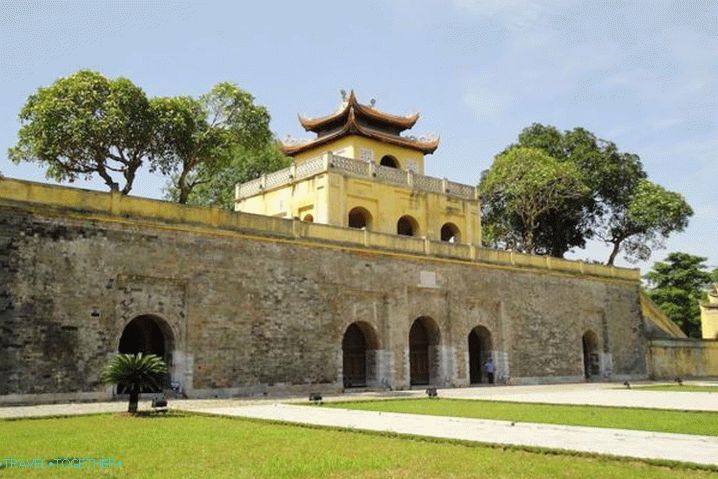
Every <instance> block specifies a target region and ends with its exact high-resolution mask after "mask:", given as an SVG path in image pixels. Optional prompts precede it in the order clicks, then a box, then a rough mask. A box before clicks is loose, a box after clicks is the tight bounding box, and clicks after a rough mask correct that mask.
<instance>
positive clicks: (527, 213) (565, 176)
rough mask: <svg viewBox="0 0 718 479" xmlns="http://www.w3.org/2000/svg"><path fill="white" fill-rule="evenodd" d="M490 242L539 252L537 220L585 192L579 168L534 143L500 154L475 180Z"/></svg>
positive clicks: (538, 224)
mask: <svg viewBox="0 0 718 479" xmlns="http://www.w3.org/2000/svg"><path fill="white" fill-rule="evenodd" d="M479 189H480V191H481V196H482V199H483V206H484V208H483V214H484V221H485V223H487V224H488V225H489V227H488V229H487V230H486V231H485V234H486V236H487V238H488V239H489V241H491V242H493V243H495V244H503V246H504V247H506V248H509V249H514V250H517V251H522V252H525V253H539V252H541V248H542V245H540V244H539V243H538V241H537V240H538V234H539V231H540V228H541V219H542V217H546V216H547V215H549V214H551V213H553V212H555V211H556V210H557V209H560V208H561V206H562V205H564V204H565V203H566V202H569V201H571V200H576V199H579V198H581V197H583V196H584V195H585V190H586V186H585V185H584V184H583V183H582V182H581V178H580V174H579V171H578V170H577V169H576V168H575V167H574V166H573V165H571V164H570V163H566V162H560V161H558V160H556V159H555V158H553V157H552V156H550V155H548V154H547V153H546V152H544V151H542V150H540V149H537V148H525V147H516V148H511V149H509V150H507V151H506V152H504V153H502V154H501V155H499V156H498V157H497V158H496V159H495V160H494V163H493V165H492V166H491V169H490V170H488V171H487V172H486V174H485V175H484V176H483V178H482V179H481V184H480V185H479Z"/></svg>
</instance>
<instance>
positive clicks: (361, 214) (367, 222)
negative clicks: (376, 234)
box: [348, 206, 371, 230]
mask: <svg viewBox="0 0 718 479" xmlns="http://www.w3.org/2000/svg"><path fill="white" fill-rule="evenodd" d="M348 224H349V227H350V228H357V229H362V230H368V229H369V228H370V227H371V213H369V212H368V211H367V210H366V209H364V208H362V207H361V206H357V207H356V208H352V209H351V211H349V218H348Z"/></svg>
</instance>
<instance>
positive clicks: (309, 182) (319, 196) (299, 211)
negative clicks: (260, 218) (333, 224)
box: [237, 174, 328, 224]
mask: <svg viewBox="0 0 718 479" xmlns="http://www.w3.org/2000/svg"><path fill="white" fill-rule="evenodd" d="M326 192H327V175H326V174H321V175H317V176H313V177H311V178H307V179H306V180H303V181H298V182H296V183H293V184H291V185H287V186H285V187H283V188H278V189H273V190H270V191H266V192H262V193H260V194H258V195H255V196H252V197H249V198H245V199H243V200H242V201H241V202H240V203H238V204H237V209H238V210H239V211H243V212H245V213H253V214H258V215H267V216H276V217H279V218H299V219H302V220H303V219H304V218H305V217H306V215H308V214H310V215H312V218H313V221H315V222H318V223H324V224H326V223H328V221H327V220H328V217H327V204H328V201H327V197H326Z"/></svg>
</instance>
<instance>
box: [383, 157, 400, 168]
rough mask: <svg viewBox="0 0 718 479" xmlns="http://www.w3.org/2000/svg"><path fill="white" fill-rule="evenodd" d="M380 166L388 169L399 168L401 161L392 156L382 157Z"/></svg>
mask: <svg viewBox="0 0 718 479" xmlns="http://www.w3.org/2000/svg"><path fill="white" fill-rule="evenodd" d="M379 164H380V165H381V166H386V167H388V168H399V160H397V159H396V158H395V157H393V156H391V155H384V156H382V157H381V160H379Z"/></svg>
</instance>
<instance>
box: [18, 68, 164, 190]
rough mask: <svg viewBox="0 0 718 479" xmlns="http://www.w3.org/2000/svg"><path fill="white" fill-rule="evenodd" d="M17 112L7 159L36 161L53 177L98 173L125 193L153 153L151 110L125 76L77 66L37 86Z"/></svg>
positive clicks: (77, 176)
mask: <svg viewBox="0 0 718 479" xmlns="http://www.w3.org/2000/svg"><path fill="white" fill-rule="evenodd" d="M19 117H20V121H21V124H22V126H21V128H20V131H19V133H18V142H17V144H16V146H15V147H13V148H10V150H9V152H8V154H9V157H10V159H11V160H12V161H13V162H15V163H18V162H21V161H29V162H35V163H39V164H41V165H43V166H45V167H46V168H47V172H46V174H47V176H48V178H52V179H54V180H56V181H69V182H73V181H75V180H76V179H78V178H84V179H89V178H91V177H92V176H93V175H99V176H100V177H101V178H102V180H103V181H104V182H105V184H107V185H108V186H109V187H110V188H111V189H113V190H118V191H121V192H122V193H124V194H127V193H129V192H130V190H131V189H132V184H133V182H134V179H135V175H136V173H137V170H138V169H139V168H140V167H141V166H142V164H143V162H145V161H146V160H150V161H151V160H152V159H153V157H154V150H153V146H154V141H153V122H154V120H153V114H152V109H151V108H150V104H149V101H148V99H147V97H146V96H145V94H144V92H143V91H142V90H141V89H140V88H139V87H137V86H136V85H134V84H133V83H132V82H131V81H130V80H128V79H126V78H117V79H115V80H110V79H108V78H106V77H105V76H103V75H102V74H100V73H97V72H93V71H89V70H81V71H79V72H77V73H75V74H73V75H70V76H68V77H64V78H60V79H59V80H57V81H56V82H55V83H53V84H52V85H50V86H48V87H44V88H40V89H38V90H37V92H36V93H35V94H33V95H31V96H30V97H29V98H28V100H27V102H26V103H25V105H24V106H23V108H22V110H21V111H20V115H19ZM120 181H122V182H123V183H124V184H122V185H121V184H120V183H118V182H120Z"/></svg>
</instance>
